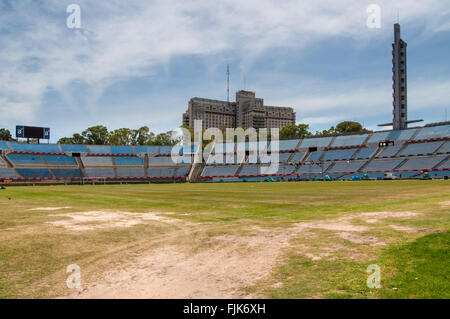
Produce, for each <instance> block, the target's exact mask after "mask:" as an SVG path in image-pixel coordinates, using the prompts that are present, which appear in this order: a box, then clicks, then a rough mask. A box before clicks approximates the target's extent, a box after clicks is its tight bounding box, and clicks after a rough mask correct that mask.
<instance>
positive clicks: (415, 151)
mask: <svg viewBox="0 0 450 319" xmlns="http://www.w3.org/2000/svg"><path fill="white" fill-rule="evenodd" d="M442 144H443V142H429V143H412V144H408V146H406V148H405V149H404V150H403V151H401V152H400V154H399V156H414V155H431V154H433V153H434V152H435V151H436V150H437V149H438V148H439V147H441V145H442Z"/></svg>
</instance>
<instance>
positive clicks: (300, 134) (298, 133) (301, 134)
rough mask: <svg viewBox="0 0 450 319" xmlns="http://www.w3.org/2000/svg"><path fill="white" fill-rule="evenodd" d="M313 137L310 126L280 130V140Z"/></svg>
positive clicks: (291, 126)
mask: <svg viewBox="0 0 450 319" xmlns="http://www.w3.org/2000/svg"><path fill="white" fill-rule="evenodd" d="M311 135H312V133H311V132H310V131H309V125H308V124H297V125H295V124H292V125H287V126H285V127H283V128H282V129H281V130H280V138H282V139H289V138H290V139H296V138H305V137H307V136H311Z"/></svg>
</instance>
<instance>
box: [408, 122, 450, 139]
mask: <svg viewBox="0 0 450 319" xmlns="http://www.w3.org/2000/svg"><path fill="white" fill-rule="evenodd" d="M442 137H450V124H446V125H440V126H431V127H424V128H422V130H421V131H420V132H419V134H417V136H416V137H415V138H414V139H415V140H424V139H431V138H442Z"/></svg>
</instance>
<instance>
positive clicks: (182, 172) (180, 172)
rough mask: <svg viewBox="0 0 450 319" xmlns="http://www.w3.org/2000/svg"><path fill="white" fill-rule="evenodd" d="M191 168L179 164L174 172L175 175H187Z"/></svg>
mask: <svg viewBox="0 0 450 319" xmlns="http://www.w3.org/2000/svg"><path fill="white" fill-rule="evenodd" d="M190 170H191V167H190V166H179V167H177V170H176V172H175V176H187V175H188V174H189V171H190Z"/></svg>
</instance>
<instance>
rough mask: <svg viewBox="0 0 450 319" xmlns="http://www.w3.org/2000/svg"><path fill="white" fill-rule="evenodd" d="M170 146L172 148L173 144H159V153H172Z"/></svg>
mask: <svg viewBox="0 0 450 319" xmlns="http://www.w3.org/2000/svg"><path fill="white" fill-rule="evenodd" d="M172 148H173V146H167V145H165V146H160V147H159V154H162V155H170V154H171V153H172Z"/></svg>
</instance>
